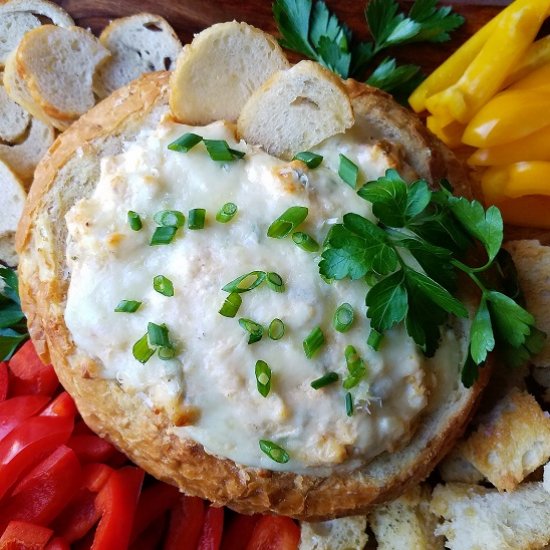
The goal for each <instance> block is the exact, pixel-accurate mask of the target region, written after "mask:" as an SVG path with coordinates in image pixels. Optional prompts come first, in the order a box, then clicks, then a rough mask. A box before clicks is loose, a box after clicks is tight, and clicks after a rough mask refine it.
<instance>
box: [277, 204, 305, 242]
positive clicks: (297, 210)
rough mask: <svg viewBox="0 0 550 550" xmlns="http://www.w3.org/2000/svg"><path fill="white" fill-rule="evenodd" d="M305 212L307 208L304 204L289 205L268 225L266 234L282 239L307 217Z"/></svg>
mask: <svg viewBox="0 0 550 550" xmlns="http://www.w3.org/2000/svg"><path fill="white" fill-rule="evenodd" d="M307 213H308V209H307V208H306V207H305V206H291V207H290V208H288V209H287V210H285V211H284V212H283V213H282V214H281V215H280V216H279V217H278V218H277V219H276V220H275V221H274V222H273V223H272V224H271V225H270V226H269V228H268V230H267V236H268V237H272V238H274V239H284V238H285V237H286V236H287V235H288V234H289V233H290V232H291V231H294V229H296V227H298V226H299V225H300V224H301V223H302V222H303V221H304V220H305V219H306V218H307Z"/></svg>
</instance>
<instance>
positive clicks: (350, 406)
mask: <svg viewBox="0 0 550 550" xmlns="http://www.w3.org/2000/svg"><path fill="white" fill-rule="evenodd" d="M345 402H346V414H347V415H348V416H351V415H352V414H353V399H352V398H351V393H350V392H347V393H346V398H345Z"/></svg>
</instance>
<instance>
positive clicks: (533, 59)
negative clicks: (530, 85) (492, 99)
mask: <svg viewBox="0 0 550 550" xmlns="http://www.w3.org/2000/svg"><path fill="white" fill-rule="evenodd" d="M547 63H550V36H545V37H544V38H541V39H539V40H537V41H536V42H534V43H533V44H531V46H529V49H528V50H527V51H526V52H525V55H524V56H523V58H522V59H521V61H520V62H519V64H518V65H517V66H516V67H515V68H514V70H513V71H512V72H511V73H510V74H509V75H508V77H507V78H506V80H505V81H504V84H503V86H502V87H503V88H507V87H508V86H510V84H514V82H517V81H518V80H521V79H522V78H523V77H524V76H527V75H528V74H529V73H531V72H533V71H536V70H537V69H538V68H539V67H542V66H543V65H546V64H547Z"/></svg>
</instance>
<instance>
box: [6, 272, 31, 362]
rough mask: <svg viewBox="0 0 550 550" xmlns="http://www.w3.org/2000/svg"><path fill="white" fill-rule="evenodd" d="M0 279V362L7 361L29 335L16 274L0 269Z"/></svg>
mask: <svg viewBox="0 0 550 550" xmlns="http://www.w3.org/2000/svg"><path fill="white" fill-rule="evenodd" d="M0 279H1V280H0V361H7V360H9V359H11V357H12V356H13V354H14V353H15V351H16V350H17V348H18V347H19V346H20V345H21V344H22V343H23V342H25V340H27V339H28V338H29V333H28V331H27V323H26V319H25V314H24V313H23V312H22V311H21V302H20V300H19V283H18V280H17V273H16V272H15V271H14V270H13V269H10V268H8V267H0ZM2 281H3V284H2ZM2 286H3V288H2Z"/></svg>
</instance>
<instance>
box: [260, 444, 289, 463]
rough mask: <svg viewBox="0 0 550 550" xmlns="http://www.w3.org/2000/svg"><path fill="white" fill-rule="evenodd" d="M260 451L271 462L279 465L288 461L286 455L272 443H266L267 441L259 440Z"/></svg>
mask: <svg viewBox="0 0 550 550" xmlns="http://www.w3.org/2000/svg"><path fill="white" fill-rule="evenodd" d="M259 443H260V449H261V450H262V451H263V452H264V453H265V454H266V455H267V456H268V457H269V458H271V460H274V461H275V462H278V463H279V464H286V463H287V462H288V461H289V460H290V456H289V455H288V453H287V452H286V451H285V450H284V449H283V448H282V447H280V446H279V445H277V444H276V443H273V441H268V440H267V439H260V441H259Z"/></svg>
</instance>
